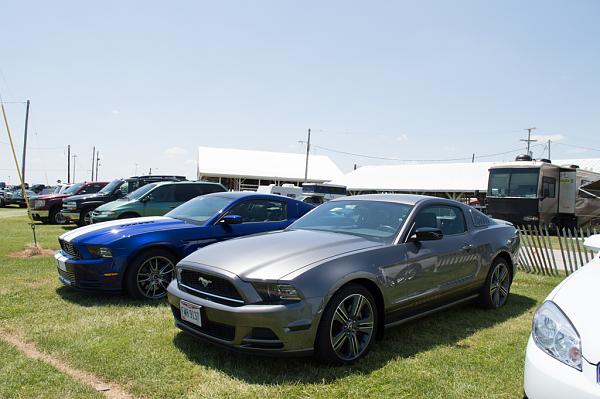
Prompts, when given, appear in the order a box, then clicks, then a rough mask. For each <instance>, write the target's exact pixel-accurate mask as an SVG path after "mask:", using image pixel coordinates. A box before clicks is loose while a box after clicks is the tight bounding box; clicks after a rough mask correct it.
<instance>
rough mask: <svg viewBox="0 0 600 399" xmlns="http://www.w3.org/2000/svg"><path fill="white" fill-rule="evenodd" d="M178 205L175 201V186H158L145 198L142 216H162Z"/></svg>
mask: <svg viewBox="0 0 600 399" xmlns="http://www.w3.org/2000/svg"><path fill="white" fill-rule="evenodd" d="M179 204H180V203H179V202H176V201H175V185H174V184H165V185H160V186H158V187H156V188H155V189H154V190H152V191H151V192H150V193H149V194H148V195H147V196H146V200H145V202H144V206H143V211H142V212H143V216H162V215H164V214H165V213H167V212H169V211H170V210H172V209H174V208H175V207H177V205H179Z"/></svg>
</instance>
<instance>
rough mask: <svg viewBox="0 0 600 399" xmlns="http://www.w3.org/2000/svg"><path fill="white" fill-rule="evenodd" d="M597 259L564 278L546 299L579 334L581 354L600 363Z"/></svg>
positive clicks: (598, 263)
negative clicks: (558, 309)
mask: <svg viewBox="0 0 600 399" xmlns="http://www.w3.org/2000/svg"><path fill="white" fill-rule="evenodd" d="M599 283H600V259H599V258H598V257H596V258H595V259H594V260H592V261H591V262H590V263H588V264H587V265H586V266H584V267H583V268H581V269H580V270H578V271H577V272H575V273H573V274H572V275H571V276H570V277H569V278H568V279H566V280H565V281H564V282H563V283H562V284H561V286H560V287H558V289H557V290H556V291H555V292H553V295H552V294H551V295H550V297H549V298H548V299H550V300H552V301H553V302H554V303H555V304H557V305H558V307H560V308H561V309H562V311H563V312H564V313H565V315H567V317H568V318H569V319H570V320H571V323H573V326H575V329H576V330H577V332H578V333H579V336H580V338H581V351H582V353H583V357H585V358H586V359H587V360H588V361H589V362H591V363H593V364H597V363H600V340H599V339H598V335H599V334H600V317H598V316H597V304H598V302H599V301H600V293H599V292H598V284H599Z"/></svg>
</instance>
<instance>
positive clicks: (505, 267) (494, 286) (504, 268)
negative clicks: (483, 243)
mask: <svg viewBox="0 0 600 399" xmlns="http://www.w3.org/2000/svg"><path fill="white" fill-rule="evenodd" d="M511 284H512V272H511V268H510V265H509V264H508V262H506V260H505V259H504V258H496V259H494V261H493V262H492V266H491V267H490V272H489V273H488V276H487V278H486V279H485V284H484V286H483V287H482V289H481V293H480V294H479V301H478V302H479V305H480V306H481V307H482V308H484V309H498V308H501V307H502V306H504V305H505V304H506V301H507V300H508V296H509V294H510V286H511Z"/></svg>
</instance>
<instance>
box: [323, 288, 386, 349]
mask: <svg viewBox="0 0 600 399" xmlns="http://www.w3.org/2000/svg"><path fill="white" fill-rule="evenodd" d="M374 322H375V317H374V314H373V307H372V305H371V302H370V301H369V300H368V299H367V298H366V297H365V296H363V295H361V294H352V295H349V296H347V297H346V298H345V299H344V300H342V301H341V302H340V304H339V305H338V307H337V308H336V310H335V313H334V315H333V318H332V320H331V327H330V335H329V337H330V342H331V347H332V349H333V351H334V352H335V354H336V355H337V356H338V357H339V358H340V359H342V360H345V361H352V360H354V359H357V358H358V357H360V356H361V355H362V353H363V352H364V351H365V349H366V348H367V347H368V346H369V342H371V339H372V336H373V329H374V327H375V326H374Z"/></svg>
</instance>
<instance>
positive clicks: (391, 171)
mask: <svg viewBox="0 0 600 399" xmlns="http://www.w3.org/2000/svg"><path fill="white" fill-rule="evenodd" d="M498 163H500V162H475V163H435V164H403V165H381V166H363V167H361V168H358V169H356V170H354V171H352V172H350V173H348V174H346V175H344V176H341V177H339V178H337V179H334V180H332V181H331V183H332V184H340V185H345V186H346V187H348V191H350V192H364V191H369V192H373V191H374V192H407V193H441V194H445V195H447V196H448V197H451V198H457V197H459V196H460V195H463V194H468V193H473V192H475V191H476V190H479V191H482V192H483V191H485V190H486V189H487V183H488V174H489V173H488V169H489V168H490V166H492V165H495V164H498ZM552 163H554V164H556V165H579V166H580V167H581V168H583V169H587V170H591V171H595V172H600V159H562V160H554V161H553V162H552Z"/></svg>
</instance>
